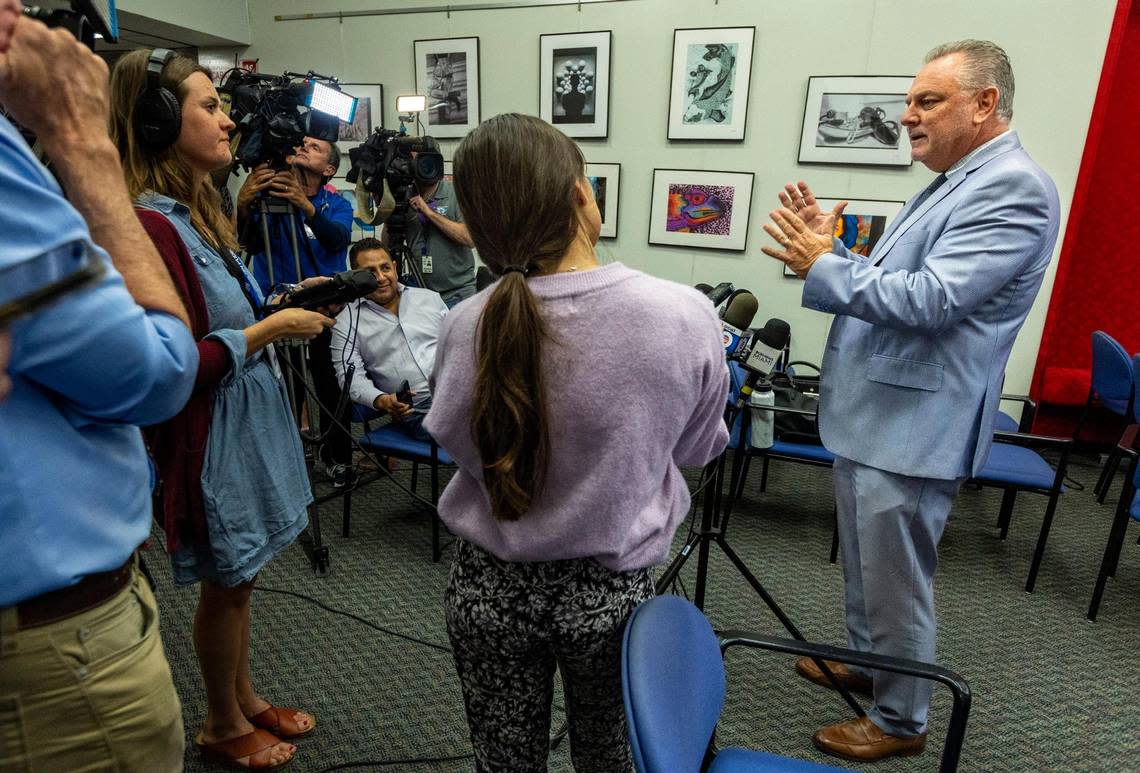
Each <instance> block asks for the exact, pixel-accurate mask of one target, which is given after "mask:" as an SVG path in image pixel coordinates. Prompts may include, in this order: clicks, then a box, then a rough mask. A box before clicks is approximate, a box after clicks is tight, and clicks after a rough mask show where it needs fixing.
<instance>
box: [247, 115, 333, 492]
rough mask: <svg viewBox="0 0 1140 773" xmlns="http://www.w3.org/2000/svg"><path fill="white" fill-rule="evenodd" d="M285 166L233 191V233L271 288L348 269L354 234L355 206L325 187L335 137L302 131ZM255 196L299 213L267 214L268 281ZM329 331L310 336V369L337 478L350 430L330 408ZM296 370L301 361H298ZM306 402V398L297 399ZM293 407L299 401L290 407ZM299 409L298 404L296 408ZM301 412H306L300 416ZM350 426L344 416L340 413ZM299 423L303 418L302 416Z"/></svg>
mask: <svg viewBox="0 0 1140 773" xmlns="http://www.w3.org/2000/svg"><path fill="white" fill-rule="evenodd" d="M286 162H287V163H289V164H290V168H289V169H285V170H274V169H272V168H270V166H269V165H268V164H262V165H261V166H258V167H255V168H254V169H253V171H251V172H250V174H249V176H248V177H246V179H245V182H244V183H243V184H242V186H241V190H239V191H238V198H237V217H238V233H240V234H243V235H244V240H245V242H246V245H245V246H246V247H247V248H249V249H250V251H251V252H253V253H254V254H253V274H254V276H255V277H257V282H258V284H259V285H260V286H261V290H262V292H264V293H266V294H268V293H269V292H270V291H271V290H272V287H271V284H275V283H282V282H285V283H295V282H299V281H301V280H302V279H305V278H309V277H315V276H331V275H332V274H335V273H337V272H338V271H344V269H345V253H346V250H347V249H348V243H349V241H350V240H351V238H352V205H351V204H349V203H348V202H347V201H345V200H344V198H342V197H341V196H340V195H339V194H337V193H336V192H335V191H330V190H328V189H327V188H325V187H324V186H325V183H327V182H328V181H329V180H330V179H331V178H332V176H333V175H335V174H336V171H337V169H339V168H340V162H341V156H340V150H339V149H338V148H337V146H336V144H335V143H332V142H328V141H327V140H322V139H318V138H316V137H305V139H304V142H303V143H302V144H301V145H300V146H299V147H298V148H297V149H296V154H295V155H293V156H290V157H289V158H287V159H286ZM259 195H269V196H272V197H274V198H276V199H281V200H283V201H287V202H289V203H290V204H292V205H293V206H294V207H295V208H296V213H295V214H293V215H291V216H289V218H288V219H287V218H286V217H285V216H284V215H272V216H271V217H270V220H269V240H270V242H269V247H270V252H271V253H272V255H273V282H272V283H271V282H270V281H269V261H268V259H267V258H266V256H265V253H264V247H261V248H259V247H258V245H260V243H261V239H262V232H261V226H260V222H261V220H260V218H261V215H260V213H258V212H256V211H255V210H256V201H257V197H258V196H259ZM290 228H292V229H293V230H294V233H295V234H296V237H297V246H298V249H299V251H300V255H299V256H298V257H299V259H300V264H301V276H300V277H298V276H297V268H296V265H295V263H294V260H293V246H292V241H291V239H290V235H289V229H290ZM329 343H330V339H329V335H328V333H323V334H321V335H319V336H317V337H316V338H314V339H313V340H312V341H310V342H309V372H310V373H311V374H312V377H313V382H314V384H315V385H316V392H317V399H318V401H319V402H320V408H321V410H320V427H321V431H322V432H326V431H327V432H328V433H329V434H328V435H327V438H326V444H325V447H324V449H322V456H323V457H324V458H323V459H322V461H323V462H324V463H325V465H326V470H327V471H328V473H329V475H330V477H333V478H334V480H335V479H336V476H337V474H338V473H339V471H340V470H343V469H344V467H343V466H342V465H347V464H348V462H349V461H350V459H351V455H352V446H351V440H350V439H349V437H348V435H347V434H345V433H344V432H343V431H341V430H340V429H339V428H338V427H336V426H335V424H334V422H333V421H332V418H331V417H330V415H329V413H328V410H329V409H332V408H333V407H334V406H335V405H336V404H337V402H338V400H339V399H340V390H339V387H338V386H337V381H336V374H335V373H334V372H333V368H332V359H331V356H330V354H329ZM295 363H296V367H297V370H298V371H299V370H300V360H299V359H296V360H295ZM293 379H294V390H293V394H294V395H302V394H304V385H303V384H301V383H300V378H299V377H295V376H293ZM298 402H301V403H302V404H303V401H301V400H298ZM295 408H296V406H295ZM298 410H299V408H298ZM302 418H304V417H302ZM338 418H339V419H340V423H341V424H343V425H346V426H347V424H348V417H347V416H341V417H338ZM302 426H304V421H302Z"/></svg>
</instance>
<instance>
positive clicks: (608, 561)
mask: <svg viewBox="0 0 1140 773" xmlns="http://www.w3.org/2000/svg"><path fill="white" fill-rule="evenodd" d="M454 168H455V181H456V182H455V188H456V194H457V196H458V199H459V206H460V208H461V209H462V210H463V213H464V217H465V219H466V221H467V227H468V229H469V230H470V232H471V236H472V238H473V239H474V241H475V246H476V247H477V248H478V250H479V257H480V258H481V259H482V261H483V262H484V263H486V264H487V266H488V267H490V269H491V270H492V271H493V272H494V273H495V274H497V275H499V276H500V278H499V280H498V281H497V282H495V283H494V284H493V285H491V286H490V287H488V288H486V289H485V290H483V291H482V292H480V293H479V294H478V295H476V296H475V297H474V298H472V299H470V300H468V301H466V302H464V303H461V304H459V305H458V306H456V307H455V309H454V310H452V312H451V313H450V314H449V315H448V316H447V318H446V319H445V320H444V323H443V329H442V331H441V333H440V339H439V344H438V348H437V354H436V365H435V370H434V386H433V388H432V394H433V396H434V401H433V404H432V408H431V412H430V413H429V414H428V417H427V421H426V424H425V426H426V427H427V429H428V431H429V432H430V433H431V434H432V436H433V437H434V438H435V439H436V440H437V441H438V442H439V444H440V445H441V446H442V447H444V448H445V449H446V450H447V451H448V453H450V454H451V455H452V457H453V458H454V459H455V460H456V463H457V464H458V466H459V471H458V473H457V474H456V475H455V477H454V478H453V479H452V481H451V483H450V484H449V485H448V487H447V489H446V490H445V491H444V493H443V496H442V497H441V499H440V502H439V514H440V517H441V518H442V519H443V521H444V522H445V523H446V524H447V526H448V527H449V528H450V529H451V531H452V532H454V533H455V534H456V535H457V536H458V537H459V540H458V546H457V548H456V554H455V560H454V563H453V564H452V567H451V574H450V578H449V581H448V587H447V592H446V596H445V606H446V613H447V627H448V634H449V636H450V638H451V643H452V647H453V649H454V656H455V665H456V669H457V671H458V673H459V678H460V683H461V685H462V689H463V698H464V703H465V706H466V710H467V721H468V725H469V726H470V730H471V740H472V744H473V746H474V748H475V759H476V769H477V770H479V771H543V770H546V753H547V748H548V737H549V725H550V705H551V697H552V694H553V687H554V682H553V679H554V671H555V668H556V667H557V668H558V669H559V670H560V671H561V672H562V678H563V684H564V686H565V692H566V710H567V714H568V719H569V726H570V745H571V757H572V758H573V761H574V768H575V770H577V771H578V772H579V773H583V772H584V771H605V773H615V772H616V771H622V770H628V769H629V768H630V764H631V762H630V751H629V742H628V738H627V735H626V728H625V718H624V715H623V710H622V695H621V666H620V654H621V638H622V630H623V627H624V625H625V622H626V620H627V619H628V617H629V615H630V613H631V612H632V611H633V608H634V607H635V606H637V604H638V603H640V602H641V601H643V600H645V599H647V598H649V597H650V596H652V595H653V575H652V568H653V567H654V566H655V565H657V564H659V563H661V562H662V561H663V560H664V559H665V557H666V555H667V552H668V550H669V546H670V544H671V542H672V539H673V533H674V532H675V531H676V529H677V526H678V524H679V523H680V522H681V520H682V519H683V518H684V517H685V514H686V512H687V511H688V509H689V492H688V488H687V486H686V484H685V480H684V478H683V477H682V476H681V472H680V470H679V469H678V467H679V466H683V465H694V466H696V465H703V464H705V463H707V462H708V461H709V460H711V459H712V458H714V457H715V456H716V455H717V454H719V453H720V452H721V450H723V448H724V446H725V444H726V443H727V441H728V433H727V431H726V429H725V427H724V422H723V421H722V413H723V410H724V403H725V396H726V395H727V393H728V370H727V368H726V366H725V358H724V348H723V345H722V343H721V327H720V322H719V320H718V319H717V318H716V314H715V313H714V311H713V308H712V306H711V304H709V302H708V301H707V300H706V299H705V298H704V297H703V296H701V294H700V293H698V292H697V291H696V290H693V289H690V288H687V287H683V286H681V285H679V284H675V283H673V282H668V281H665V280H661V279H655V278H653V277H650V276H648V275H646V274H643V273H641V272H638V271H634V270H633V269H630V268H627V267H625V266H623V265H622V264H620V263H612V264H608V265H605V266H600V265H599V264H598V259H597V256H596V254H595V252H594V245H595V244H596V242H597V240H598V235H599V232H600V229H601V215H600V214H599V212H598V207H597V204H596V203H595V201H594V195H593V189H592V187H591V185H590V182H589V180H588V179H587V178H586V176H585V160H584V158H583V156H582V153H581V151H580V150H579V149H578V146H577V145H575V144H574V142H573V141H571V140H570V139H568V138H567V137H566V136H565V135H564V134H562V133H561V132H559V131H558V130H557V129H555V128H554V127H552V126H550V125H549V124H547V123H545V122H543V121H541V120H539V119H538V118H534V117H532V116H524V115H517V114H507V115H500V116H496V117H495V118H492V119H491V120H490V121H487V122H485V123H483V124H482V125H480V126H479V127H477V128H476V129H475V130H474V131H472V132H471V133H470V134H468V135H467V137H466V138H465V139H464V140H463V142H462V143H461V144H460V146H459V148H458V150H457V151H456V153H455V167H454Z"/></svg>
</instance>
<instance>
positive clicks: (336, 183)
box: [329, 92, 380, 242]
mask: <svg viewBox="0 0 1140 773" xmlns="http://www.w3.org/2000/svg"><path fill="white" fill-rule="evenodd" d="M350 93H351V92H350ZM329 184H330V185H332V186H333V187H335V188H336V192H337V193H338V194H339V195H340V196H341V198H343V199H345V200H346V201H347V202H348V203H349V204H351V205H352V209H353V218H352V229H351V234H350V239H351V240H352V241H353V242H358V241H360V240H361V239H363V238H364V237H365V236H372V237H376V236H379V233H380V228H379V227H378V226H372V225H365V224H364V223H362V222H361V221H360V220H358V219H357V218H356V193H355V186H354V185H353V184H352V183H350V182H349V181H348V180H345V179H344V178H338V177H334V178H333V179H331V180H329Z"/></svg>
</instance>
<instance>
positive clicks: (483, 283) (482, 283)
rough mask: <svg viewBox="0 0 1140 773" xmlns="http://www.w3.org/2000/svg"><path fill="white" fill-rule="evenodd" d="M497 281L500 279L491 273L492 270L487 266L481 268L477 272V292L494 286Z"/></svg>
mask: <svg viewBox="0 0 1140 773" xmlns="http://www.w3.org/2000/svg"><path fill="white" fill-rule="evenodd" d="M496 279H498V277H496V276H495V275H494V274H492V273H491V269H489V268H487V267H486V266H479V269H478V270H477V271H476V272H475V290H476V292H478V291H479V290H482V289H484V288H485V287H487V286H488V285H492V284H494V283H495V280H496Z"/></svg>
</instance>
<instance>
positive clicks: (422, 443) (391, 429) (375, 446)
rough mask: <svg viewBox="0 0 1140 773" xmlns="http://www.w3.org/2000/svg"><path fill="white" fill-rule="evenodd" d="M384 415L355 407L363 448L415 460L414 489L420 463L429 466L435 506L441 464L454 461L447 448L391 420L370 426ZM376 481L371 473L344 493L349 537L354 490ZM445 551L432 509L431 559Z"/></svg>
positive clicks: (413, 488) (346, 531)
mask: <svg viewBox="0 0 1140 773" xmlns="http://www.w3.org/2000/svg"><path fill="white" fill-rule="evenodd" d="M381 415H382V414H380V413H379V412H377V411H374V410H372V409H370V408H365V407H363V406H360V405H354V406H353V420H354V421H359V422H363V424H364V435H363V436H361V438H360V439H359V441H358V442H359V443H360V445H361V447H363V448H365V449H366V450H368V451H371V452H372V453H374V454H378V455H380V456H390V457H395V458H396V459H404V460H406V461H409V462H411V463H412V491H415V490H416V484H417V480H418V476H419V465H421V464H424V465H427V466H428V469H429V472H430V475H431V502H432V504H433V505H435V504H437V503H438V502H439V468H440V465H444V466H451V465H454V464H455V462H454V460H452V458H451V456H450V455H449V454H448V453H447V451H444V450H443V449H442V448H440V447H439V445H438V444H437V443H436V442H435V441H434V440H430V441H429V440H420V439H418V438H414V437H412V436H411V435H409V434H408V433H406V432H404V431H403V430H402V429H400V428H399V427H398V426H397V425H395V424H392V423H388V424H383V425H381V426H379V427H375V428H371V427H370V422H371V421H373V420H375V419H378V418H379V417H380V416H381ZM373 480H376V476H371V477H369V478H368V479H366V480H362V481H360V482H359V483H357V484H354V485H353V486H352V488H351V489H349V490H348V491H347V492H345V495H344V521H343V524H342V528H341V533H342V534H343V535H344V536H345V537H347V536H349V519H350V513H351V509H352V490H353V489H356V488H358V487H359V486H361V485H364V484H365V483H370V482H372V481H373ZM442 554H443V547H442V546H441V544H440V521H439V514H438V513H437V512H435V511H433V512H432V522H431V560H432V561H433V562H435V563H439V559H440V557H441V556H442Z"/></svg>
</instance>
